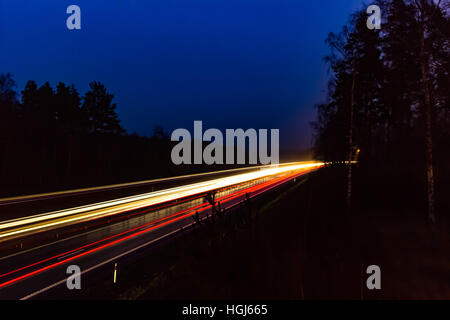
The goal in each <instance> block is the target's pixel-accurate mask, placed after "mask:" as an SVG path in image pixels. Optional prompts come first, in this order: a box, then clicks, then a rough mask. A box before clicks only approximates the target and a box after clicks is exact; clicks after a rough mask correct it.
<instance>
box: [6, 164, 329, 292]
mask: <svg viewBox="0 0 450 320" xmlns="http://www.w3.org/2000/svg"><path fill="white" fill-rule="evenodd" d="M323 165H324V164H323V163H320V162H300V163H289V164H283V165H279V166H262V167H254V168H246V170H245V171H244V170H230V171H228V172H226V171H223V172H221V173H220V176H217V173H216V175H215V174H214V173H208V174H203V175H199V176H196V177H195V178H201V179H198V180H200V181H195V182H192V181H191V182H186V176H185V177H183V178H182V179H181V178H179V177H175V178H169V179H166V180H167V181H169V182H171V183H173V182H174V181H176V182H178V185H176V186H171V187H168V188H162V189H159V190H156V191H151V192H144V193H136V194H133V195H127V196H124V197H118V198H114V199H108V200H104V201H103V200H102V201H92V202H90V203H88V204H83V205H80V206H69V207H61V208H59V209H58V210H53V209H54V205H49V206H48V207H49V208H52V210H50V211H42V212H40V213H35V212H34V213H33V214H27V213H26V212H25V213H24V212H21V214H20V215H18V218H14V219H7V220H0V299H31V298H37V299H39V297H40V296H42V295H44V296H46V297H52V296H51V292H52V291H55V290H56V291H57V290H61V288H66V279H67V278H68V276H69V275H68V274H67V273H66V270H67V267H68V266H69V265H77V266H79V267H80V269H81V273H82V279H84V278H85V277H86V276H87V275H88V274H90V273H93V271H94V270H96V269H99V268H102V267H105V266H109V265H110V264H114V263H116V262H117V261H121V260H123V259H126V258H127V257H129V256H132V255H133V254H138V253H140V252H141V253H142V252H144V251H145V249H148V248H149V247H151V246H152V245H155V244H157V243H158V242H159V241H162V240H163V239H170V237H173V236H174V235H175V234H177V233H179V232H180V231H182V230H189V228H191V227H192V226H193V225H194V224H195V223H196V222H195V221H194V219H193V217H197V218H198V219H199V220H204V219H206V218H207V216H208V215H211V213H212V211H213V208H212V205H211V200H210V199H209V201H208V196H211V195H213V196H214V201H213V203H215V208H218V207H219V206H220V208H221V209H222V210H224V212H225V213H224V214H230V212H232V211H233V209H234V208H237V207H239V205H240V203H241V202H242V201H244V200H245V199H246V198H249V199H252V198H255V197H262V196H263V195H264V194H265V193H266V192H268V191H270V190H274V189H275V188H277V187H278V186H281V185H283V184H284V183H286V182H288V181H291V180H292V179H294V178H296V177H299V176H301V175H304V174H307V173H309V172H311V171H314V170H317V169H319V168H320V167H322V166H323ZM189 178H192V177H191V176H190V177H189ZM160 182H164V181H158V183H160ZM148 183H149V182H148V181H146V182H137V183H133V184H123V185H115V186H107V187H98V188H90V189H83V190H74V191H65V192H63V193H61V192H59V193H48V194H44V195H33V196H23V197H15V198H8V199H0V206H2V210H5V211H7V208H8V207H9V206H17V205H22V204H23V203H27V206H25V208H27V207H29V205H30V203H31V204H32V203H33V202H36V201H37V202H39V203H40V206H41V207H42V208H44V207H46V205H45V203H46V202H51V201H52V200H54V199H55V198H60V197H66V196H70V197H78V196H80V195H83V194H91V196H92V193H93V194H94V196H93V197H95V194H96V192H99V190H101V191H105V190H117V189H121V188H129V187H136V186H138V187H140V186H142V185H148ZM151 183H153V181H151ZM114 192H116V191H114ZM42 203H44V205H42ZM58 203H59V202H58ZM70 203H71V202H66V206H68V204H70ZM65 290H66V291H69V290H68V289H65Z"/></svg>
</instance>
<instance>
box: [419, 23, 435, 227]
mask: <svg viewBox="0 0 450 320" xmlns="http://www.w3.org/2000/svg"><path fill="white" fill-rule="evenodd" d="M420 69H421V73H422V83H423V90H424V95H425V96H424V98H425V99H424V101H425V108H424V113H425V143H426V167H427V170H426V171H427V192H428V219H429V220H430V222H431V223H432V225H434V224H435V223H436V216H435V213H434V170H433V135H432V124H431V121H432V111H433V110H432V106H431V93H430V83H429V79H428V59H427V57H426V54H425V27H424V22H423V19H422V21H421V27H420Z"/></svg>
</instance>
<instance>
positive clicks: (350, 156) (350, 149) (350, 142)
mask: <svg viewBox="0 0 450 320" xmlns="http://www.w3.org/2000/svg"><path fill="white" fill-rule="evenodd" d="M355 83H356V76H355V73H353V79H352V91H351V96H350V123H349V129H348V156H347V161H348V163H347V165H348V172H347V210H348V212H349V213H350V211H351V202H352V160H353V109H354V104H355Z"/></svg>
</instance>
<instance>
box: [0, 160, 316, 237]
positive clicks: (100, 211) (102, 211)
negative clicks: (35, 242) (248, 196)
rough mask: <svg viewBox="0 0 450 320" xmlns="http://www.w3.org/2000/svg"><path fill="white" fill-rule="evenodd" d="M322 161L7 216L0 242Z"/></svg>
mask: <svg viewBox="0 0 450 320" xmlns="http://www.w3.org/2000/svg"><path fill="white" fill-rule="evenodd" d="M323 165H324V163H322V162H304V163H296V164H289V165H284V166H279V167H265V168H264V169H262V170H259V171H255V172H249V173H243V174H235V175H232V176H229V177H224V178H216V179H213V180H209V181H205V182H198V183H193V184H188V185H184V186H180V187H175V188H170V189H166V190H160V191H155V192H150V193H144V194H140V195H135V196H130V197H126V198H121V199H115V200H110V201H104V202H99V203H94V204H90V205H85V206H81V207H75V208H69V209H65V210H59V211H54V212H48V213H43V214H38V215H33V216H30V217H24V218H18V219H13V220H8V221H5V222H3V223H1V224H0V242H1V241H4V240H7V239H11V238H14V237H18V236H21V235H24V234H31V233H35V232H40V231H45V230H50V229H53V228H57V227H62V226H65V225H69V224H73V223H79V222H84V221H89V220H93V219H99V218H104V217H108V216H111V215H115V214H119V213H123V212H126V211H130V210H136V209H142V208H145V207H149V206H152V205H156V204H161V203H165V202H170V201H174V200H177V199H180V198H185V197H189V196H193V195H196V194H199V193H206V192H209V191H213V190H219V189H221V188H224V187H228V186H232V185H235V184H238V183H243V182H248V181H252V180H256V179H259V178H264V177H270V176H274V175H278V174H282V173H287V172H290V171H299V170H300V171H301V170H308V169H313V168H319V167H322V166H323Z"/></svg>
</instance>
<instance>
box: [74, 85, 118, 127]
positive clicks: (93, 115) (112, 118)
mask: <svg viewBox="0 0 450 320" xmlns="http://www.w3.org/2000/svg"><path fill="white" fill-rule="evenodd" d="M89 87H90V88H91V90H90V91H88V92H87V93H86V96H85V97H84V102H83V106H82V111H83V112H84V113H85V114H86V115H87V118H88V124H89V129H90V131H91V132H95V133H110V134H121V133H124V132H125V130H124V129H123V128H122V127H121V125H120V120H119V118H118V116H117V114H116V111H115V109H116V104H115V103H112V100H113V98H114V95H112V94H110V93H108V92H107V90H106V88H105V86H104V85H103V84H102V83H100V82H96V81H94V82H91V83H90V84H89Z"/></svg>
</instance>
